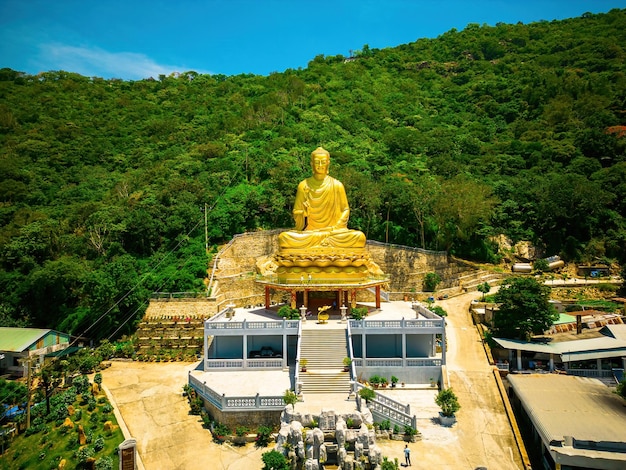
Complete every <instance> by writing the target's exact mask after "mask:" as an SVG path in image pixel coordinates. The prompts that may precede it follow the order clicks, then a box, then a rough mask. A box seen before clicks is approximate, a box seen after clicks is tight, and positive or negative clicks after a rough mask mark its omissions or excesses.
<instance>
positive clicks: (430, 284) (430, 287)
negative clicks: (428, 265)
mask: <svg viewBox="0 0 626 470" xmlns="http://www.w3.org/2000/svg"><path fill="white" fill-rule="evenodd" d="M440 282H441V276H439V274H437V273H426V275H425V276H424V291H426V292H435V289H437V286H438V285H439V283H440Z"/></svg>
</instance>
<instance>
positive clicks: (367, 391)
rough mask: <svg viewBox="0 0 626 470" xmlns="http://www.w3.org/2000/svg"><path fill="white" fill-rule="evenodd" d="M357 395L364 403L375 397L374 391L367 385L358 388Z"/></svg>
mask: <svg viewBox="0 0 626 470" xmlns="http://www.w3.org/2000/svg"><path fill="white" fill-rule="evenodd" d="M359 396H360V397H361V398H362V399H363V400H365V402H366V403H369V402H370V401H372V400H373V399H374V398H376V392H374V390H372V389H371V388H369V387H363V388H362V389H361V390H359Z"/></svg>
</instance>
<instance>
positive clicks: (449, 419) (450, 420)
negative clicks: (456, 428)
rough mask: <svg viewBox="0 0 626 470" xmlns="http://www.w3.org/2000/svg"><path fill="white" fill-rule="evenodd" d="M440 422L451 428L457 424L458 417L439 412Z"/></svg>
mask: <svg viewBox="0 0 626 470" xmlns="http://www.w3.org/2000/svg"><path fill="white" fill-rule="evenodd" d="M439 422H440V423H441V425H442V426H447V427H450V426H452V425H453V424H454V423H456V416H455V415H452V416H445V415H444V414H443V413H441V412H439Z"/></svg>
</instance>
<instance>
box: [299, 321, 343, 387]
mask: <svg viewBox="0 0 626 470" xmlns="http://www.w3.org/2000/svg"><path fill="white" fill-rule="evenodd" d="M347 355H348V348H347V345H346V331H345V329H332V328H328V329H325V328H324V329H311V330H308V329H303V330H302V337H301V342H300V359H306V360H307V361H308V363H307V366H306V367H307V371H306V372H300V382H302V389H301V390H302V393H303V394H307V393H346V394H347V393H349V392H350V373H349V372H343V358H344V357H346V356H347Z"/></svg>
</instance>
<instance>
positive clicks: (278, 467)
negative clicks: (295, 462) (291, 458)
mask: <svg viewBox="0 0 626 470" xmlns="http://www.w3.org/2000/svg"><path fill="white" fill-rule="evenodd" d="M261 460H263V470H289V462H288V461H287V458H286V457H285V456H284V455H283V454H281V453H280V452H278V451H276V450H270V451H269V452H263V455H261Z"/></svg>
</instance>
